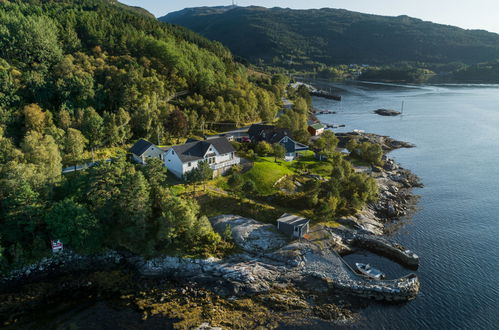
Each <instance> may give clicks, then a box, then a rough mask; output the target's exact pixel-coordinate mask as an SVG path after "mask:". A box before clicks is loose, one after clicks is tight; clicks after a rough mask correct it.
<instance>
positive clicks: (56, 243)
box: [51, 240, 64, 252]
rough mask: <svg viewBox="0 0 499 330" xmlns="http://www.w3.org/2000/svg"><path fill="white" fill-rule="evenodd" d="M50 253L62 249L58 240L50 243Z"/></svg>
mask: <svg viewBox="0 0 499 330" xmlns="http://www.w3.org/2000/svg"><path fill="white" fill-rule="evenodd" d="M51 246H52V252H59V251H62V250H63V249H64V246H63V244H62V242H61V241H60V240H55V241H51Z"/></svg>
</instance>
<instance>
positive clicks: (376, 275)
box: [355, 262, 385, 280]
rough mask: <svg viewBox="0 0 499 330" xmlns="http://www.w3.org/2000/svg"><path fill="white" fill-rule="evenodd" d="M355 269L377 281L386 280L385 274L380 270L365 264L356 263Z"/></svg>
mask: <svg viewBox="0 0 499 330" xmlns="http://www.w3.org/2000/svg"><path fill="white" fill-rule="evenodd" d="M355 267H357V270H358V271H359V272H360V273H361V274H364V275H366V276H367V277H370V278H372V279H375V280H382V279H384V278H385V274H384V273H383V272H381V271H380V270H379V269H376V268H373V267H371V265H369V264H363V263H359V262H356V263H355Z"/></svg>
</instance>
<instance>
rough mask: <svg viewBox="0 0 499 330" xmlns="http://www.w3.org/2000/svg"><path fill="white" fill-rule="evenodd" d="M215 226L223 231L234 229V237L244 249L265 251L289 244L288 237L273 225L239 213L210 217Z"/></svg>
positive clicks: (255, 251)
mask: <svg viewBox="0 0 499 330" xmlns="http://www.w3.org/2000/svg"><path fill="white" fill-rule="evenodd" d="M210 222H211V224H212V226H213V228H214V229H215V230H216V231H218V232H219V233H223V232H224V231H225V229H226V228H227V227H230V229H231V231H232V239H233V240H234V242H235V243H236V244H237V245H238V246H239V247H240V248H241V249H243V250H244V251H246V252H250V253H257V254H258V253H263V252H267V251H269V250H275V249H277V248H280V247H282V246H284V245H285V244H287V239H286V238H285V237H284V236H282V235H280V234H279V233H278V232H277V229H276V227H275V226H273V225H269V224H264V223H261V222H258V221H255V220H253V219H247V218H243V217H240V216H237V215H221V216H218V217H214V218H211V219H210Z"/></svg>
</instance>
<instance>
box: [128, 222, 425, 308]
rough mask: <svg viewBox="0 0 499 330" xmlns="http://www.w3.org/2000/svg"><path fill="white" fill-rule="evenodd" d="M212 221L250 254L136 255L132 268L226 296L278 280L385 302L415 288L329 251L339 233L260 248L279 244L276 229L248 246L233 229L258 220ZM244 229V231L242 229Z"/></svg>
mask: <svg viewBox="0 0 499 330" xmlns="http://www.w3.org/2000/svg"><path fill="white" fill-rule="evenodd" d="M211 221H212V222H213V223H215V224H218V225H220V226H217V225H215V228H218V230H220V231H223V230H225V228H226V226H227V225H228V224H229V225H231V226H230V228H232V229H233V231H234V232H235V234H236V235H235V236H233V237H238V240H237V241H235V243H236V244H238V245H240V247H241V248H242V247H244V248H245V249H248V246H249V247H251V248H254V247H255V246H256V247H257V248H256V249H254V250H253V251H254V252H253V253H251V252H245V253H241V254H237V255H233V256H231V257H229V258H226V259H223V260H219V259H213V258H212V259H205V260H200V259H188V258H176V257H164V258H157V259H153V260H144V259H142V258H135V259H134V260H133V263H134V265H135V267H136V268H137V270H138V271H139V272H140V274H142V275H144V276H171V277H175V278H184V279H185V278H189V280H191V281H196V282H198V283H205V284H206V285H208V286H209V288H210V289H211V290H214V291H215V292H217V293H220V294H225V295H241V294H255V293H264V292H268V291H269V290H271V289H272V288H273V287H274V286H275V285H277V284H279V283H282V284H285V285H289V286H296V287H301V286H306V287H309V288H314V290H318V291H322V292H324V290H327V289H328V287H329V288H333V287H334V288H337V289H341V290H343V291H345V292H350V293H351V294H354V295H362V296H366V297H375V298H376V299H384V300H390V301H395V300H407V299H412V298H414V297H415V296H416V295H417V292H418V290H419V281H418V280H417V277H411V280H410V281H409V280H408V279H406V278H402V279H398V280H394V281H376V280H372V279H368V278H365V277H363V276H361V275H358V274H356V273H355V272H354V271H353V270H352V269H351V268H350V267H349V266H348V264H346V262H345V261H343V259H342V258H341V257H340V256H339V255H338V254H337V253H336V252H335V251H334V249H333V247H334V246H338V245H340V246H341V244H343V240H342V239H341V238H340V237H339V236H338V237H335V236H331V237H332V239H327V240H323V241H322V242H321V245H320V246H319V245H317V243H313V242H310V241H308V240H298V241H293V242H291V243H289V244H285V245H284V246H282V247H280V248H277V249H275V250H273V249H267V250H266V252H265V250H264V249H262V248H261V247H262V246H264V247H273V248H275V247H276V246H279V245H281V244H282V238H281V235H280V234H279V233H277V232H276V231H272V230H268V228H267V229H266V232H265V234H266V235H267V236H266V240H265V244H264V245H261V244H257V245H248V244H247V242H245V241H244V240H245V237H251V235H241V228H238V227H241V226H242V227H249V228H260V227H259V226H258V225H259V223H258V222H257V221H255V220H252V219H246V218H242V217H237V216H234V215H226V216H220V217H216V218H213V219H211ZM231 223H233V225H232V224H231ZM222 224H223V225H222ZM260 225H262V224H260ZM263 226H264V227H263V228H266V225H263ZM243 232H244V233H246V230H244V231H243ZM269 233H273V236H272V235H270V234H269ZM274 240H275V242H274ZM349 288H350V289H351V290H350V289H349Z"/></svg>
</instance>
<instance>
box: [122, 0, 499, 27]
mask: <svg viewBox="0 0 499 330" xmlns="http://www.w3.org/2000/svg"><path fill="white" fill-rule="evenodd" d="M121 2H123V3H126V4H129V5H134V6H140V7H143V8H146V9H147V10H149V11H150V12H152V13H153V14H154V15H156V16H163V15H166V14H167V13H169V12H172V11H176V10H180V9H183V8H186V7H199V6H220V5H230V4H231V2H232V0H219V1H214V0H184V1H176V0H122V1H121ZM237 3H238V5H240V6H249V5H259V6H264V7H289V8H300V9H304V8H323V7H331V8H344V9H348V10H354V11H360V12H364V13H372V14H379V15H390V16H398V15H409V16H412V17H417V18H421V19H424V20H428V21H432V22H436V23H442V24H450V25H456V26H459V27H462V28H466V29H484V30H488V31H492V32H497V33H499V19H498V18H497V17H499V16H498V15H499V0H473V1H471V0H467V1H463V0H330V1H327V0H288V1H284V0H239V1H237Z"/></svg>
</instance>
